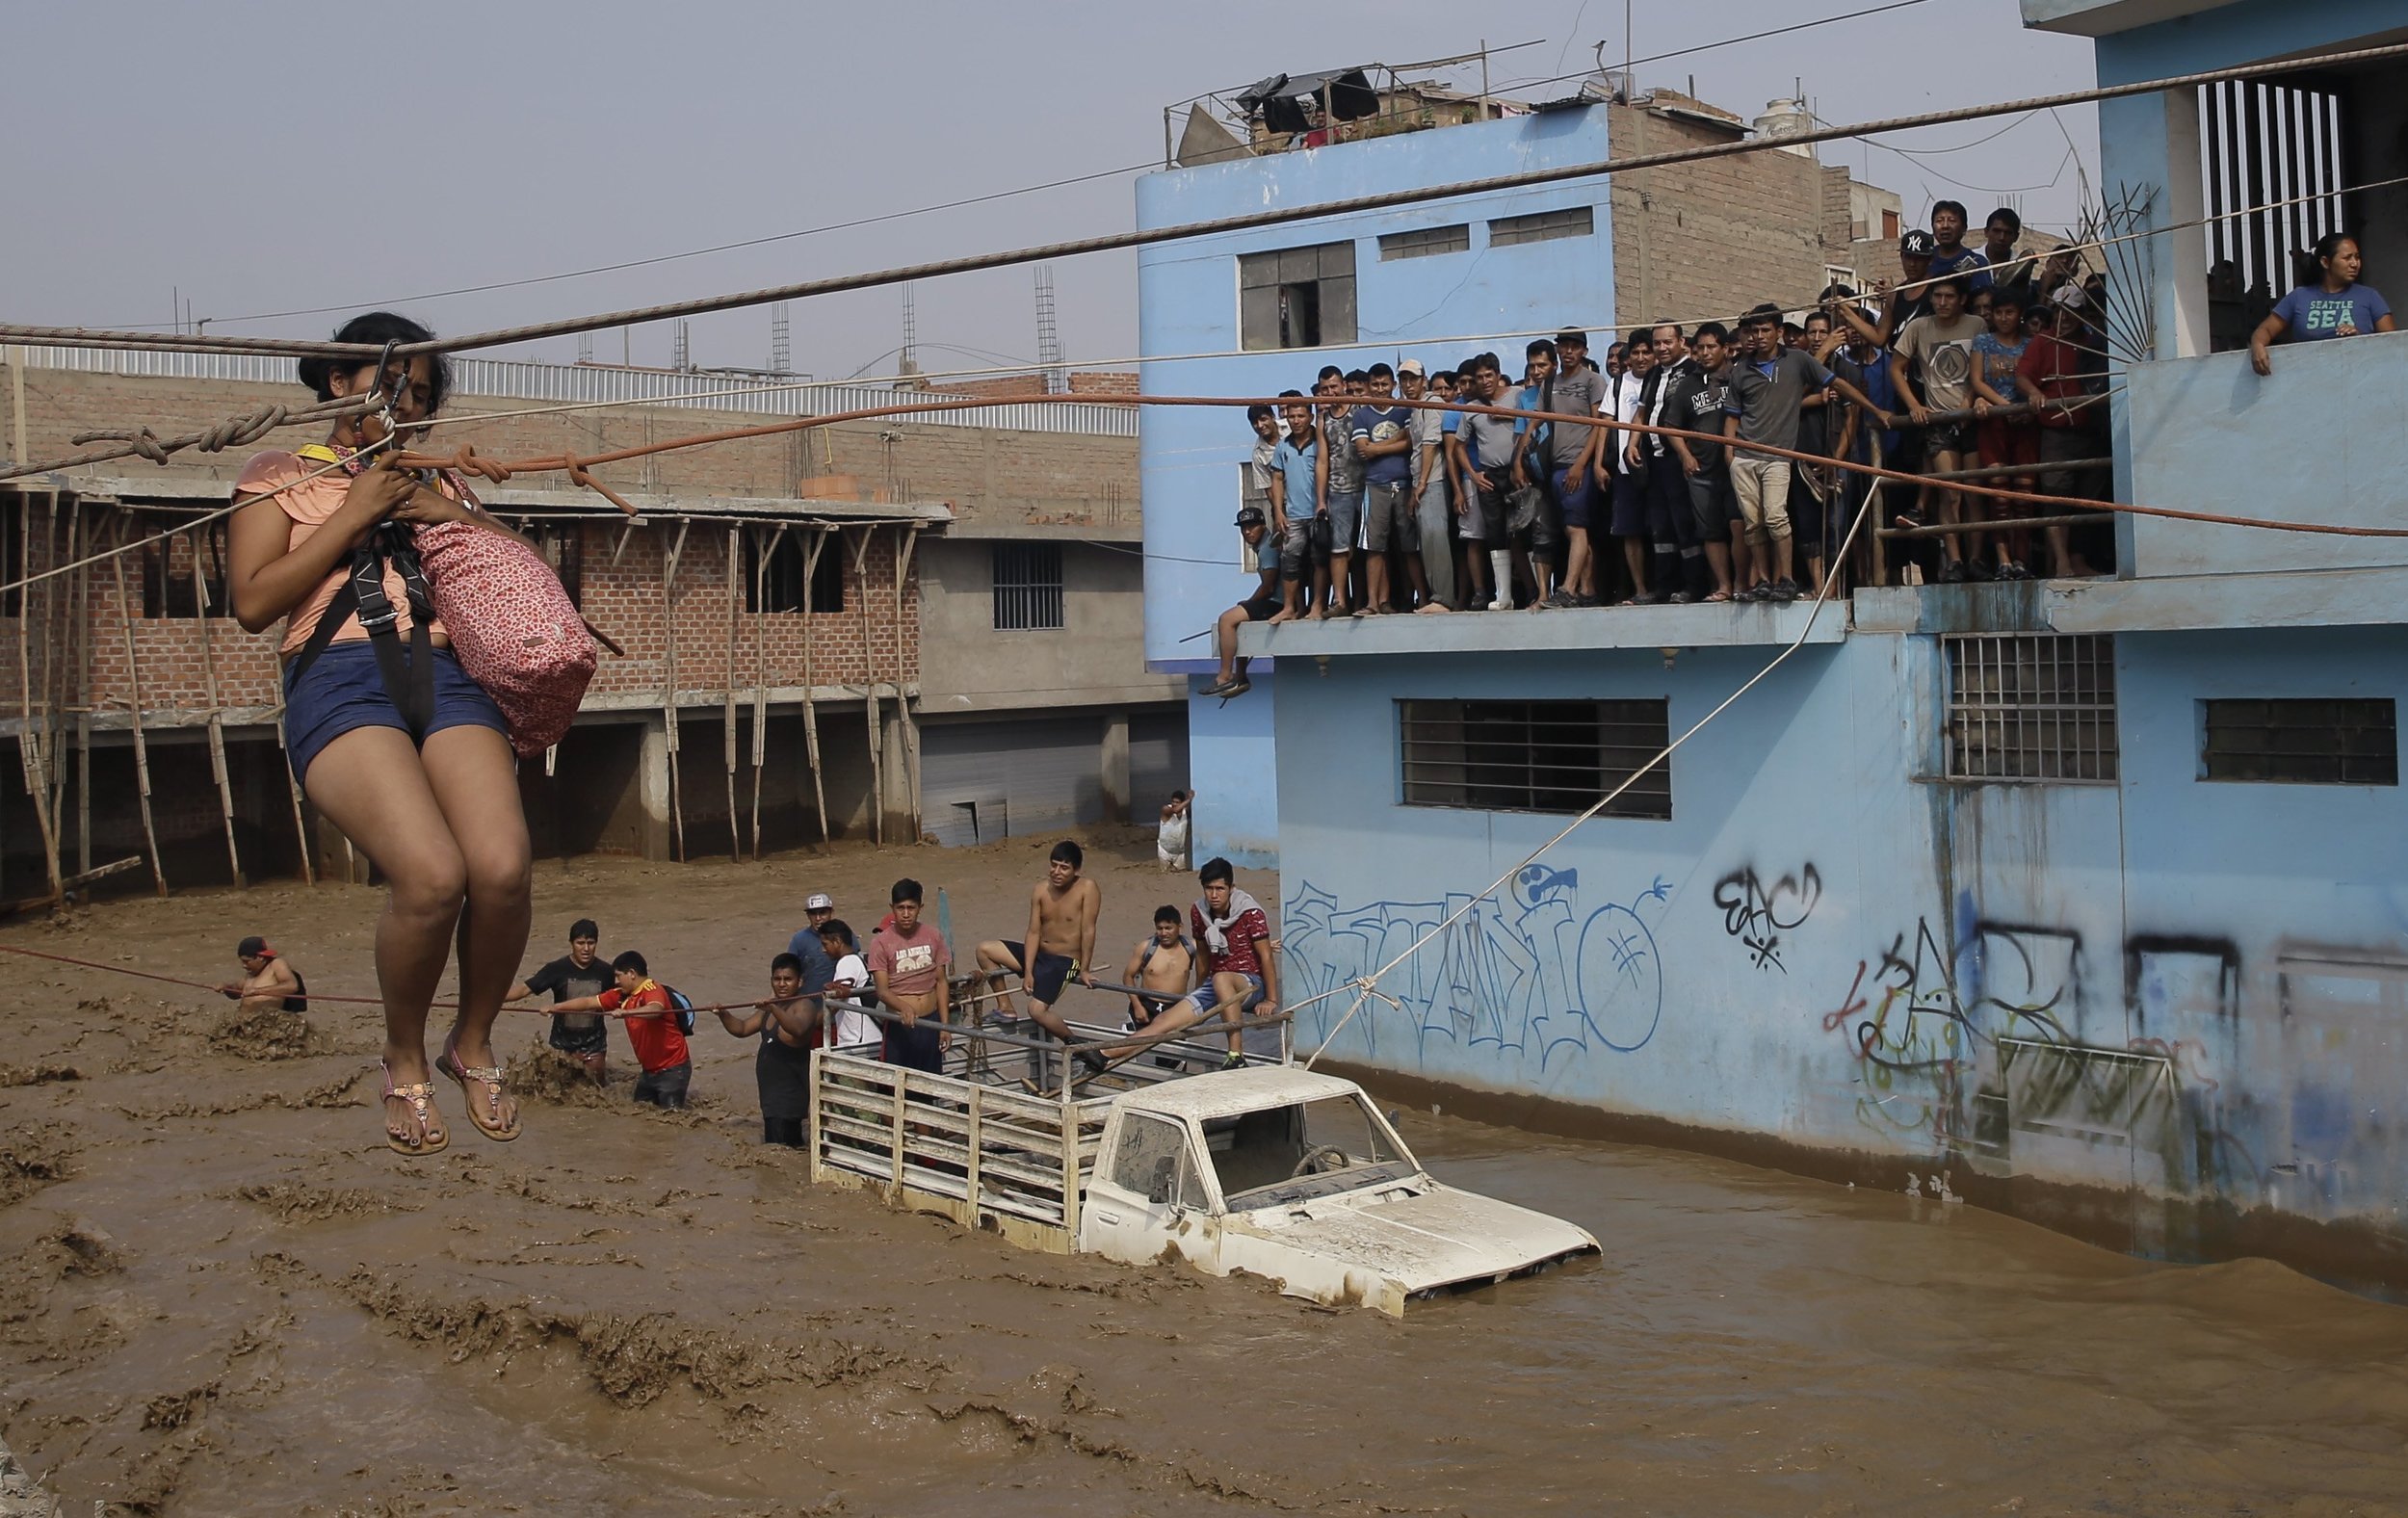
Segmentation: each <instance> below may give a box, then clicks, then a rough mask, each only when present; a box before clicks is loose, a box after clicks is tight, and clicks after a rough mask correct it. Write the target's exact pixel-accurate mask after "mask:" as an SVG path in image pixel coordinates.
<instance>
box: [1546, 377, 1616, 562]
mask: <svg viewBox="0 0 2408 1518" xmlns="http://www.w3.org/2000/svg"><path fill="white" fill-rule="evenodd" d="M1605 378H1606V377H1605V376H1604V375H1601V374H1599V373H1598V372H1597V371H1596V370H1594V369H1591V368H1590V367H1588V334H1587V333H1586V332H1575V331H1564V332H1559V333H1557V335H1556V372H1555V373H1554V374H1553V375H1552V376H1550V377H1549V378H1548V380H1547V382H1546V383H1545V384H1543V385H1541V386H1540V387H1539V393H1538V408H1539V409H1540V410H1542V411H1555V412H1558V413H1561V414H1564V415H1571V416H1595V415H1596V414H1597V403H1598V401H1599V400H1600V399H1601V398H1602V397H1603V396H1604V394H1605ZM1600 446H1601V442H1600V433H1599V432H1598V430H1597V429H1596V428H1594V427H1576V426H1574V425H1573V424H1571V423H1569V422H1556V423H1552V424H1550V425H1549V428H1548V432H1547V458H1546V468H1545V470H1544V471H1542V472H1543V473H1544V475H1545V476H1546V482H1545V483H1546V486H1547V490H1548V493H1549V494H1550V495H1551V496H1552V497H1553V498H1554V500H1555V503H1556V510H1557V513H1558V514H1559V515H1560V516H1561V517H1562V518H1563V551H1564V557H1563V576H1562V581H1561V584H1560V587H1559V589H1557V591H1556V593H1555V595H1554V596H1552V597H1550V598H1549V600H1548V601H1547V603H1546V604H1547V605H1549V606H1594V605H1595V604H1596V598H1595V587H1594V586H1593V585H1592V584H1591V579H1592V576H1593V573H1594V571H1593V568H1592V565H1591V562H1590V552H1589V541H1588V524H1589V514H1590V511H1591V510H1592V508H1593V507H1594V506H1595V504H1596V500H1597V489H1596V484H1595V481H1594V478H1593V476H1592V473H1591V469H1590V464H1591V461H1592V460H1593V459H1594V458H1596V455H1597V449H1598V448H1599V447H1600Z"/></svg>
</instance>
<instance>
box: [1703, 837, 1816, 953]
mask: <svg viewBox="0 0 2408 1518" xmlns="http://www.w3.org/2000/svg"><path fill="white" fill-rule="evenodd" d="M1821 900H1822V872H1820V871H1819V870H1817V869H1816V868H1815V867H1814V864H1813V862H1812V861H1809V862H1808V863H1807V865H1806V867H1805V868H1804V869H1802V870H1800V871H1798V872H1797V873H1796V874H1795V875H1785V876H1782V877H1779V878H1778V879H1776V880H1774V881H1773V882H1772V883H1771V884H1770V885H1767V884H1766V883H1765V881H1764V879H1763V878H1762V877H1759V876H1758V875H1757V874H1756V868H1755V866H1753V865H1750V866H1748V867H1747V868H1746V869H1744V870H1734V871H1733V872H1731V873H1730V874H1729V875H1726V876H1724V877H1722V878H1721V879H1719V880H1716V881H1715V882H1714V905H1716V906H1718V907H1720V908H1721V909H1722V930H1723V931H1724V932H1725V933H1728V934H1729V935H1730V936H1732V937H1733V938H1736V939H1738V940H1739V941H1740V942H1741V944H1742V945H1744V946H1745V947H1746V949H1747V955H1748V959H1749V961H1750V962H1751V963H1753V964H1754V965H1755V966H1756V968H1757V969H1759V970H1778V971H1780V972H1781V973H1782V974H1784V975H1787V974H1788V973H1789V966H1788V965H1786V964H1783V963H1782V962H1781V935H1782V934H1783V933H1786V932H1793V931H1795V930H1796V929H1798V928H1800V927H1802V926H1804V924H1805V922H1806V919H1807V918H1808V917H1811V916H1813V915H1814V910H1815V903H1817V902H1819V901H1821Z"/></svg>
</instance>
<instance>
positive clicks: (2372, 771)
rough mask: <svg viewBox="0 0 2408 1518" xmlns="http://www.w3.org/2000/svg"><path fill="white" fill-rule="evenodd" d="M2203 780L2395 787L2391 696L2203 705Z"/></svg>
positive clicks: (2395, 733)
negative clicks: (2367, 698) (2371, 698)
mask: <svg viewBox="0 0 2408 1518" xmlns="http://www.w3.org/2000/svg"><path fill="white" fill-rule="evenodd" d="M2199 704H2200V705H2201V706H2202V707H2204V708H2206V710H2205V712H2204V713H2203V714H2202V715H2203V721H2202V724H2201V725H2202V728H2203V731H2204V737H2203V740H2202V742H2201V745H2200V753H2199V777H2200V778H2201V779H2203V780H2255V781H2265V782H2272V783H2275V784H2287V785H2397V784H2398V783H2399V730H2398V717H2397V713H2396V711H2395V703H2394V702H2392V701H2391V700H2390V699H2388V698H2382V699H2374V700H2364V699H2333V700H2318V699H2315V698H2306V699H2280V698H2275V699H2265V700H2220V701H2202V702H2201V703H2199Z"/></svg>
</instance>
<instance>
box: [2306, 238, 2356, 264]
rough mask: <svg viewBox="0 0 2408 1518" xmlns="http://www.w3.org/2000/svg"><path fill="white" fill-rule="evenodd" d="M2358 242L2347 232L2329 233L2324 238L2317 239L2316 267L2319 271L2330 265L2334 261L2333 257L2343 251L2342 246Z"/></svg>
mask: <svg viewBox="0 0 2408 1518" xmlns="http://www.w3.org/2000/svg"><path fill="white" fill-rule="evenodd" d="M2356 241H2357V239H2356V238H2354V237H2352V236H2350V235H2349V234H2348V233H2347V232H2327V233H2325V234H2324V235H2323V236H2322V237H2319V238H2317V239H2316V267H2317V268H2318V269H2322V268H2323V267H2324V266H2325V265H2326V264H2328V263H2330V262H2331V261H2332V259H2333V255H2334V254H2335V253H2338V252H2340V251H2341V250H2342V244H2343V243H2354V242H2356Z"/></svg>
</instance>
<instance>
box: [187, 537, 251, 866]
mask: <svg viewBox="0 0 2408 1518" xmlns="http://www.w3.org/2000/svg"><path fill="white" fill-rule="evenodd" d="M193 603H194V607H195V609H196V610H197V611H198V612H199V613H200V616H199V622H200V670H201V675H202V678H203V679H205V680H206V681H207V682H208V690H209V768H210V771H211V772H213V773H215V774H216V775H217V777H218V806H219V809H220V810H221V811H222V812H223V813H224V814H225V862H226V864H227V866H228V867H229V868H231V869H232V870H233V872H234V884H235V887H236V889H238V890H247V889H249V885H250V882H249V880H246V879H244V878H243V855H242V852H241V851H240V850H238V849H236V848H235V846H234V783H233V781H232V780H231V779H229V778H228V777H227V775H226V772H225V712H224V709H223V708H222V707H221V706H220V705H219V704H218V659H217V655H216V654H215V653H214V652H213V651H212V650H211V648H210V643H209V585H208V582H207V581H206V580H204V579H203V578H202V577H201V573H200V539H199V538H198V537H195V538H194V540H193Z"/></svg>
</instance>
